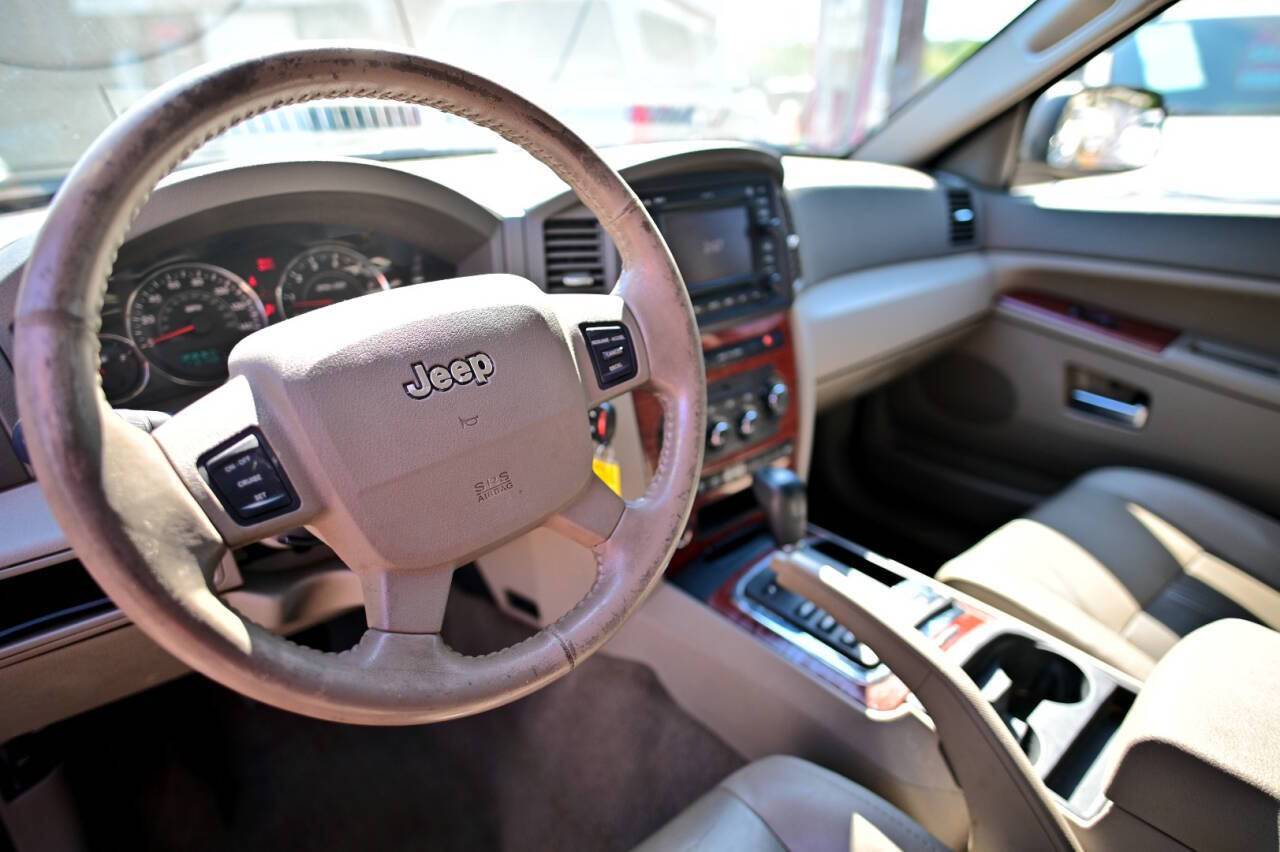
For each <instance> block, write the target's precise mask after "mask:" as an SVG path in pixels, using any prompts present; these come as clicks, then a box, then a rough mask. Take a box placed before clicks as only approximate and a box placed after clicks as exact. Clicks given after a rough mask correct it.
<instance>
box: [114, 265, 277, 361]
mask: <svg viewBox="0 0 1280 852" xmlns="http://www.w3.org/2000/svg"><path fill="white" fill-rule="evenodd" d="M125 319H126V323H127V325H128V329H129V337H131V338H132V339H133V343H134V345H135V346H137V347H138V349H139V350H140V351H141V352H142V354H143V355H145V356H146V357H147V359H148V360H149V361H151V363H153V364H155V365H156V366H157V367H158V368H160V369H161V370H163V371H164V372H165V373H166V374H167V375H168V376H169V377H170V378H171V379H173V380H174V381H177V382H181V383H184V384H202V385H203V384H214V383H216V382H219V381H221V380H222V379H223V378H225V377H226V375H227V355H229V354H230V353H231V348H232V347H233V346H235V345H236V344H237V343H239V342H240V339H241V338H243V337H245V336H246V335H248V334H250V333H252V332H254V331H257V330H258V329H260V328H262V327H263V326H265V325H266V324H267V317H266V313H265V312H264V311H263V308H262V301H261V300H260V299H259V298H258V296H257V294H256V293H254V292H253V290H252V289H251V288H250V287H249V285H248V284H246V283H244V281H242V280H241V279H240V278H239V276H237V275H236V274H235V273H233V272H230V271H228V270H226V269H223V268H222V267H220V266H212V265H210V264H207V263H180V264H176V265H174V266H168V267H165V268H164V269H161V270H159V271H157V272H155V273H154V274H152V275H151V276H150V277H149V278H147V280H146V281H143V282H142V284H141V285H139V286H138V289H136V290H134V291H133V293H132V294H131V295H130V296H129V303H128V305H127V306H126V308H125Z"/></svg>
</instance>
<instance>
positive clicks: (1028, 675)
mask: <svg viewBox="0 0 1280 852" xmlns="http://www.w3.org/2000/svg"><path fill="white" fill-rule="evenodd" d="M964 670H965V671H966V672H967V673H968V675H969V676H970V677H971V678H973V680H974V682H975V683H976V684H977V685H978V687H979V688H980V689H981V690H982V694H983V695H984V696H985V697H986V698H987V700H988V701H990V702H991V703H992V705H993V706H994V707H995V709H996V712H997V713H999V714H1000V717H1001V718H1002V719H1004V721H1005V724H1007V725H1008V726H1009V730H1010V732H1011V733H1012V734H1013V735H1014V739H1016V740H1017V741H1018V742H1019V744H1020V745H1021V746H1022V748H1023V751H1025V752H1026V753H1027V757H1028V758H1030V759H1031V761H1032V762H1033V763H1034V762H1035V761H1036V759H1037V753H1038V752H1039V750H1040V749H1039V748H1038V746H1039V735H1037V732H1036V730H1035V728H1036V725H1035V721H1036V720H1035V719H1034V718H1033V717H1035V716H1036V715H1043V712H1044V711H1041V714H1037V713H1036V711H1037V710H1038V709H1040V708H1041V706H1042V705H1044V704H1045V702H1053V703H1054V704H1058V705H1070V704H1078V703H1080V702H1082V701H1084V700H1085V698H1087V697H1088V694H1089V680H1088V678H1086V677H1085V674H1084V672H1083V671H1082V670H1081V669H1080V667H1079V666H1077V665H1076V664H1075V663H1073V662H1071V661H1070V660H1068V659H1067V658H1066V657H1064V656H1062V655H1061V654H1058V653H1055V652H1054V651H1051V650H1049V649H1048V648H1046V647H1045V646H1043V645H1041V644H1040V643H1039V642H1037V641H1036V640H1034V639H1030V638H1028V637H1026V636H1018V635H1016V634H1007V635H1004V636H999V637H997V638H995V639H993V640H992V641H991V642H989V643H988V644H987V645H986V646H985V647H983V648H982V649H981V650H980V651H978V653H976V654H974V655H973V657H972V658H971V659H970V660H969V662H967V663H966V664H965V666H964ZM1046 709H1047V708H1046Z"/></svg>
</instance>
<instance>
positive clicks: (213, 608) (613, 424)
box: [0, 0, 1280, 852]
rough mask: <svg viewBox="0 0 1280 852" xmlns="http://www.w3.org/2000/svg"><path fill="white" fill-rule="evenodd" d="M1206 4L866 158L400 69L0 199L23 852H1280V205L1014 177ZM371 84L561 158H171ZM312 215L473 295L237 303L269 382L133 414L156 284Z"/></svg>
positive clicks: (147, 142)
mask: <svg viewBox="0 0 1280 852" xmlns="http://www.w3.org/2000/svg"><path fill="white" fill-rule="evenodd" d="M1165 5H1167V3H1160V2H1148V1H1147V0H1115V2H1111V3H1091V2H1084V0H1042V2H1040V3H1037V4H1035V5H1034V6H1033V7H1032V8H1031V9H1030V10H1029V11H1028V12H1027V13H1025V14H1024V15H1022V16H1020V17H1019V18H1017V19H1016V20H1015V21H1014V22H1013V24H1011V25H1010V27H1009V28H1008V29H1007V30H1006V31H1005V32H1004V33H1002V34H1001V36H1000V37H999V39H997V40H995V41H993V42H992V43H991V45H989V47H988V48H984V49H983V50H982V51H980V52H979V53H978V54H976V55H975V56H974V57H973V58H972V59H970V60H969V61H968V62H967V63H966V64H965V65H963V66H961V68H960V69H959V70H958V71H957V72H956V73H955V74H954V75H953V76H952V77H947V78H945V79H943V80H942V81H941V82H939V83H938V84H937V85H935V86H933V87H931V88H929V89H927V90H926V91H925V92H924V93H922V94H921V95H920V96H919V97H918V98H916V99H913V100H912V101H911V102H910V103H908V104H907V105H906V106H905V107H904V108H903V109H902V110H901V112H900V113H897V114H896V115H895V118H894V119H893V121H892V122H890V123H889V124H888V125H886V127H885V128H884V130H883V131H882V132H881V133H879V134H877V135H875V136H873V137H871V139H870V141H869V142H868V143H867V146H866V149H865V152H864V153H865V156H860V157H858V158H855V159H840V158H829V157H816V156H799V155H795V154H786V155H782V154H779V153H777V152H775V151H773V150H771V149H768V148H764V147H756V146H752V145H746V144H738V143H732V144H730V143H720V142H715V141H705V142H703V141H699V142H671V143H652V144H637V145H628V146H620V147H616V148H602V149H599V150H597V149H596V148H593V147H592V146H590V145H588V144H587V143H586V142H584V141H583V140H582V139H581V138H579V136H578V135H576V134H575V133H574V132H573V131H572V130H570V129H569V127H568V126H566V125H565V124H562V123H561V122H560V121H559V120H558V119H557V118H556V117H555V116H554V115H552V114H549V113H548V112H547V111H545V110H544V109H543V108H541V107H539V106H537V105H535V104H534V103H532V102H530V101H528V100H525V99H524V98H523V97H521V96H520V95H517V94H515V93H513V92H511V91H509V90H507V89H505V88H503V87H502V86H499V85H498V84H496V83H493V82H491V81H489V80H487V79H485V78H483V77H480V76H478V75H475V74H473V73H471V72H469V71H466V70H464V69H460V68H455V67H453V66H451V65H447V64H444V63H441V62H438V61H435V60H433V59H430V58H427V57H426V56H422V55H419V54H416V53H412V52H402V51H399V50H393V49H389V48H383V47H375V46H363V45H338V44H324V45H317V46H310V47H299V48H291V49H287V50H283V51H280V52H277V53H273V54H269V55H265V56H258V57H254V58H251V59H241V60H235V61H231V62H226V63H222V64H215V65H211V66H206V67H203V68H201V69H198V70H197V71H194V72H190V73H188V74H185V75H183V76H180V77H178V78H176V79H174V80H173V81H172V82H170V83H169V84H167V85H166V86H163V87H161V88H160V89H157V90H156V91H154V92H152V93H151V94H150V95H148V96H147V97H146V98H145V99H144V100H143V101H142V102H140V103H139V104H138V105H136V106H133V107H131V108H130V109H129V110H128V111H127V112H125V113H124V114H123V115H122V117H121V118H120V119H118V120H117V121H116V122H114V123H113V124H112V125H111V126H110V127H109V128H108V129H107V130H106V131H105V132H104V133H103V134H102V135H101V136H100V137H99V138H98V139H97V141H95V142H94V143H93V146H92V147H91V148H90V149H89V151H88V152H87V153H86V154H85V155H84V157H83V158H82V159H81V161H80V163H79V164H78V165H77V166H76V168H75V169H74V170H73V171H72V172H71V173H70V174H69V175H68V176H67V178H66V179H65V182H64V183H63V184H62V187H61V189H60V190H59V192H58V194H57V196H56V197H55V199H54V200H53V202H52V203H51V205H50V206H49V207H48V209H47V210H45V209H42V210H41V211H40V213H39V215H38V217H32V216H30V215H25V216H23V217H19V216H18V214H11V215H0V320H3V322H0V351H2V353H0V354H2V355H3V357H0V422H2V423H3V425H4V427H5V431H6V435H5V437H10V436H11V437H12V439H13V440H12V442H10V441H8V440H0V619H2V620H0V827H2V829H3V830H0V852H4V850H7V849H11V850H13V852H30V850H45V849H47V850H81V849H92V848H111V847H113V846H114V847H116V848H119V847H122V846H123V847H130V848H133V847H139V848H140V847H143V846H146V847H148V848H170V847H180V848H193V849H206V848H245V849H258V848H361V847H363V848H504V849H505V848H602V849H605V848H636V849H642V850H645V852H659V850H693V849H732V850H757V849H758V850H795V851H796V852H805V850H894V849H896V850H941V849H974V850H979V852H982V851H983V850H1028V849H1083V850H1089V852H1093V850H1098V852H1110V851H1111V850H1116V852H1119V850H1130V849H1170V850H1174V849H1262V848H1272V849H1274V848H1277V847H1278V846H1280V818H1278V815H1280V759H1278V755H1280V637H1277V634H1276V633H1275V630H1276V629H1280V521H1278V520H1276V518H1278V517H1280V441H1277V436H1280V334H1278V333H1277V329H1280V254H1277V249H1276V245H1275V219H1274V217H1272V218H1270V219H1267V218H1265V217H1251V216H1239V217H1232V216H1220V217H1215V216H1196V215H1186V216H1173V215H1168V216H1164V215H1154V214H1143V213H1131V212H1130V213H1126V212H1109V213H1100V212H1096V211H1088V210H1071V209H1054V208H1050V207H1040V206H1036V205H1033V204H1030V203H1028V202H1026V201H1025V199H1021V198H1019V197H1017V196H1014V195H1012V194H1010V193H1009V192H1007V191H1006V188H1007V186H1008V176H1009V173H1010V170H1011V168H1012V165H1011V164H1012V160H1013V157H1014V153H1013V152H1014V151H1015V150H1016V147H1017V145H1018V140H1019V138H1020V134H1021V128H1022V124H1023V121H1024V120H1025V119H1026V113H1027V110H1028V108H1029V103H1030V99H1033V97H1034V96H1035V95H1036V94H1038V93H1039V92H1041V91H1043V90H1044V88H1045V87H1046V86H1048V85H1049V84H1050V83H1052V82H1053V81H1054V80H1056V79H1058V78H1059V77H1060V76H1061V75H1062V74H1063V73H1065V72H1066V71H1067V70H1069V69H1071V68H1073V67H1075V66H1076V65H1078V64H1079V63H1080V62H1081V61H1082V60H1084V59H1086V58H1088V57H1089V56H1091V55H1093V54H1094V53H1096V52H1097V51H1098V50H1099V49H1101V48H1102V47H1103V46H1105V45H1107V44H1109V43H1111V42H1113V41H1115V40H1116V39H1117V38H1119V37H1120V36H1122V35H1124V34H1125V33H1127V32H1129V31H1130V30H1132V29H1133V28H1134V27H1135V26H1137V25H1138V24H1140V23H1141V22H1143V21H1145V20H1147V19H1148V18H1150V17H1152V16H1153V15H1155V14H1156V13H1158V12H1159V11H1160V10H1161V9H1162V8H1163V6H1165ZM952 92H968V93H969V94H968V95H967V97H969V98H970V99H971V100H972V101H974V102H980V106H975V107H972V108H961V107H960V106H958V105H957V104H958V103H959V102H958V101H954V100H953V96H952V95H950V94H949V93H952ZM353 94H356V95H359V96H361V97H369V98H377V99H381V100H385V101H393V102H400V103H405V104H416V105H422V106H429V107H432V108H434V109H437V110H441V111H444V112H447V113H450V114H452V115H453V116H457V117H458V118H459V120H466V121H469V122H473V123H475V124H478V125H481V126H483V127H486V128H489V129H492V130H494V131H495V132H497V133H498V134H500V135H501V136H502V137H504V138H505V139H506V140H507V141H509V142H511V143H513V144H514V146H516V147H518V148H519V149H522V150H511V151H501V152H498V153H493V154H483V155H472V156H467V157H443V158H431V159H421V160H408V161H404V162H373V161H368V160H357V159H342V158H333V159H324V160H321V159H316V160H297V161H285V162H276V161H261V162H226V163H219V164H215V165H210V166H203V167H198V168H193V169H182V170H178V171H174V168H175V166H176V165H177V164H178V163H179V162H180V161H182V160H183V159H184V157H185V156H186V155H188V154H189V153H190V151H191V150H192V149H193V148H194V147H195V146H197V145H199V144H200V143H202V142H204V141H206V140H207V139H209V138H210V137H212V136H214V135H216V134H218V133H220V132H224V131H226V130H227V129H228V128H230V127H233V126H234V125H236V124H237V123H240V122H242V121H244V120H246V119H248V118H250V117H252V116H254V115H258V114H260V113H262V112H264V111H266V110H269V109H271V108H273V107H278V106H280V105H282V104H286V103H302V102H309V101H312V100H315V99H319V98H329V97H335V96H346V95H353ZM300 209H301V210H303V211H305V214H299V213H298V212H297V211H298V210H300ZM699 216H701V217H704V218H703V219H701V220H696V222H697V224H696V227H697V228H702V227H705V228H713V227H716V226H715V225H714V223H715V222H716V221H717V220H716V219H715V217H717V216H719V217H730V218H732V222H735V223H736V222H738V221H739V220H740V221H741V226H740V227H738V226H735V227H737V231H736V232H735V233H743V234H746V235H747V236H745V237H743V243H742V245H741V252H742V257H743V258H744V260H743V263H745V264H746V265H747V267H748V268H747V270H746V272H745V273H744V274H742V275H740V276H737V277H734V278H733V280H732V281H729V283H725V281H724V280H721V281H719V282H718V283H716V284H715V286H709V285H708V282H707V281H706V280H701V279H700V277H699V275H698V274H696V264H694V263H691V262H690V258H691V257H692V254H691V252H692V251H693V250H692V249H691V248H690V238H689V237H688V236H687V232H686V231H685V230H683V229H684V228H690V229H692V228H695V224H694V223H695V219H694V218H693V217H699ZM300 217H301V219H305V220H306V222H307V224H308V226H309V227H311V228H312V230H311V231H308V232H307V233H309V234H312V236H309V237H308V238H307V239H310V240H311V241H312V243H314V245H317V246H320V247H322V248H324V249H325V250H333V246H334V245H339V247H340V248H341V247H342V246H345V247H346V248H347V249H350V246H351V245H353V244H354V243H351V242H348V243H340V244H339V243H337V242H335V240H336V239H337V238H336V237H334V236H333V234H342V235H347V236H348V237H350V235H352V234H357V233H358V234H360V235H362V236H361V237H360V238H361V239H368V240H369V241H370V244H371V245H375V246H377V247H379V248H380V250H382V251H384V252H385V253H386V254H387V255H389V256H393V257H394V256H397V255H396V254H395V252H396V251H399V250H400V249H401V248H402V247H407V248H404V251H405V252H410V250H411V249H412V251H413V252H417V254H415V255H414V257H415V258H416V260H415V261H414V262H415V263H417V264H418V265H419V266H422V265H423V264H424V263H426V264H427V266H428V267H429V268H430V269H433V270H435V271H436V272H435V273H433V274H431V275H429V276H427V277H428V279H429V283H424V284H422V285H420V286H419V285H414V286H403V287H400V286H397V287H389V288H388V287H386V286H385V281H383V282H382V283H383V285H384V286H383V287H382V288H381V291H380V292H371V293H369V294H368V295H362V296H361V297H360V298H358V299H350V300H348V301H343V302H341V303H339V304H331V305H328V306H326V307H323V308H322V309H318V310H314V311H310V312H307V313H303V314H301V315H298V316H293V317H291V318H289V319H288V320H287V322H284V321H275V322H271V323H267V322H266V317H268V316H270V315H271V313H273V312H275V311H276V310H277V308H278V310H279V313H281V314H285V313H286V312H287V310H288V308H289V307H290V306H295V307H296V305H297V303H296V302H286V301H285V300H284V297H283V296H280V297H279V301H277V302H276V303H275V304H274V305H273V307H272V310H271V312H266V311H265V310H264V308H263V303H264V302H266V303H268V304H270V297H269V296H268V297H264V298H263V299H259V296H258V295H256V294H254V293H253V292H251V291H249V290H248V285H245V286H244V287H241V288H240V289H239V290H237V289H236V286H235V285H236V281H237V280H238V278H237V277H236V276H234V275H231V276H230V278H229V279H228V280H230V282H231V284H230V285H228V286H229V287H230V288H231V290H232V291H234V292H235V293H239V294H240V295H239V296H237V298H240V299H241V300H242V301H243V302H244V303H245V304H250V303H252V304H256V305H257V308H258V310H260V311H262V322H261V324H260V325H258V326H257V327H256V330H253V331H252V332H251V333H248V334H247V335H246V336H243V337H242V339H239V342H237V343H235V345H234V348H233V349H230V354H229V357H228V358H227V360H226V362H225V367H226V372H225V373H223V374H222V376H221V378H219V381H218V382H216V383H214V382H209V381H205V382H203V383H201V382H200V381H186V382H184V381H182V380H181V379H180V377H179V379H178V380H174V378H175V376H176V375H177V374H178V368H179V367H181V366H182V365H176V364H165V363H164V362H162V361H160V360H156V359H155V358H152V364H151V367H149V368H148V369H149V370H150V373H149V374H144V376H145V375H149V376H150V378H145V377H144V378H143V379H142V381H141V384H140V385H139V386H137V387H133V388H129V389H128V391H129V392H128V393H125V394H123V395H121V394H118V393H117V392H116V390H115V389H114V387H113V386H112V385H111V384H110V382H109V381H107V374H106V372H105V368H102V364H103V363H104V360H105V359H106V358H107V357H108V353H109V352H117V351H119V349H120V348H121V347H128V348H130V349H132V348H134V344H133V343H132V342H131V341H132V340H133V331H127V329H128V328H132V326H127V324H128V323H129V322H132V321H133V319H131V317H134V314H135V313H136V312H137V311H140V310H142V309H143V308H137V311H135V306H136V305H138V304H142V305H143V306H144V307H145V305H146V300H147V298H148V295H147V290H146V288H147V287H148V286H149V285H150V283H151V282H152V281H153V280H155V281H159V282H160V284H159V285H157V286H165V282H166V281H167V282H168V285H167V286H169V287H170V288H171V289H177V288H178V287H179V284H180V283H181V281H186V280H188V279H181V278H180V276H179V274H178V273H177V272H175V271H174V270H177V269H178V268H179V266H181V265H183V264H186V265H188V266H189V267H190V268H192V269H196V270H197V271H196V273H194V274H197V275H205V276H213V275H216V274H220V273H219V272H218V270H220V269H222V262H221V261H219V260H218V257H219V255H217V252H218V251H221V252H223V253H224V255H225V256H226V257H234V256H237V255H235V252H236V251H241V249H240V248H237V247H236V246H237V243H242V242H245V241H246V240H248V236H246V235H247V233H248V231H249V229H251V228H261V229H265V231H266V232H270V233H276V232H279V233H282V234H283V233H286V231H287V229H288V228H291V227H295V226H297V223H298V222H299V221H300ZM719 221H724V219H721V220H719ZM343 228H346V230H342V229H343ZM273 229H274V230H273ZM698 233H702V232H698ZM370 235H373V236H370ZM350 238H351V239H352V240H354V237H350ZM299 239H301V238H299ZM379 241H381V242H379ZM308 250H309V249H308ZM202 252H203V254H202ZM245 252H249V254H245V256H246V257H249V256H251V254H252V249H244V250H243V251H242V252H241V253H245ZM370 252H372V249H371V250H370ZM584 252H585V253H586V254H587V255H588V256H589V259H588V260H586V261H582V260H581V259H580V256H581V254H582V253H584ZM406 256H407V255H406ZM423 256H425V257H427V258H429V261H423V260H422V257H423ZM568 257H571V258H572V260H567V259H566V258H568ZM192 258H194V259H195V260H193V259H192ZM196 261H198V262H196ZM214 261H218V262H217V263H216V264H215V263H214ZM335 263H336V261H335ZM431 264H435V265H434V266H432V265H431ZM226 265H228V266H230V265H232V263H231V261H226ZM258 268H259V269H261V268H263V267H262V266H259V267H258ZM157 269H159V270H161V271H162V272H163V273H164V274H169V275H170V276H171V277H170V278H168V279H165V278H163V277H162V276H161V273H159V272H155V271H154V270H157ZM200 270H203V272H201V271H200ZM583 270H585V272H583ZM182 274H191V273H188V272H184V273H182ZM726 280H727V279H726ZM253 286H254V287H256V286H257V284H254V285H253ZM282 286H283V285H282ZM241 290H243V291H245V292H247V293H248V295H247V296H246V295H244V294H243V293H240V291H241ZM154 298H155V299H156V301H157V302H158V301H159V300H160V296H155V297H154ZM121 305H125V306H126V309H125V310H121V308H120V306H121ZM194 327H195V325H194V324H193V325H192V328H194ZM126 332H127V333H126ZM183 333H187V331H184V330H183V329H179V330H177V331H176V332H170V334H183ZM157 339H158V338H157ZM153 343H154V340H153ZM110 347H116V348H110ZM148 357H151V356H148ZM156 357H159V356H156ZM140 363H143V362H141V361H140ZM223 379H225V381H223ZM606 454H607V457H608V459H609V460H610V464H611V465H613V466H614V469H615V470H616V476H617V477H618V479H617V482H616V486H615V485H612V484H606V482H605V481H604V480H603V479H602V478H601V477H599V476H597V475H595V473H594V472H593V459H594V460H598V459H600V458H602V457H604V456H605V455H606ZM6 844H7V845H6ZM117 844H118V846H117Z"/></svg>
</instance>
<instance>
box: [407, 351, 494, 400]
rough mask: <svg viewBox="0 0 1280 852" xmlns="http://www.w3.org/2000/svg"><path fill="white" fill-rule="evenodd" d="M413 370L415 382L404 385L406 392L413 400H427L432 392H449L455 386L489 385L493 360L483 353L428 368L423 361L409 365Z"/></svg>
mask: <svg viewBox="0 0 1280 852" xmlns="http://www.w3.org/2000/svg"><path fill="white" fill-rule="evenodd" d="M409 366H410V367H411V368H412V369H413V381H411V382H405V383H404V392H405V393H407V394H408V395H409V396H411V397H412V398H413V399H426V398H427V397H429V396H431V392H432V391H447V390H448V389H449V388H451V387H453V386H454V385H469V384H471V383H472V382H475V383H476V384H478V385H487V384H489V377H490V376H492V375H493V359H492V358H490V357H489V356H488V355H486V354H485V353H483V352H477V353H476V354H474V355H468V356H467V357H466V358H454V359H453V360H452V361H450V362H449V363H448V364H436V365H435V366H432V367H428V366H426V365H425V364H423V363H422V362H421V361H414V362H413V363H412V364H410V365H409Z"/></svg>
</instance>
